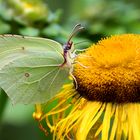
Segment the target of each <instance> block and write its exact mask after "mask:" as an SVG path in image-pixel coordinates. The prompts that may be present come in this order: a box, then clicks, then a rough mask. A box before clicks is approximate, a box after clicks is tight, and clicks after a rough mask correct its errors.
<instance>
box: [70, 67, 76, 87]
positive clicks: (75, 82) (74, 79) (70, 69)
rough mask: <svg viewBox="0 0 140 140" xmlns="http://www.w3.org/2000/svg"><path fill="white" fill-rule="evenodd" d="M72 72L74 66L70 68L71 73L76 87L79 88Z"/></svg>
mask: <svg viewBox="0 0 140 140" xmlns="http://www.w3.org/2000/svg"><path fill="white" fill-rule="evenodd" d="M72 72H73V67H72V68H71V69H70V72H69V74H70V76H71V77H72V78H73V80H74V84H75V88H76V89H77V88H78V83H77V80H76V78H75V77H74V75H73V74H72Z"/></svg>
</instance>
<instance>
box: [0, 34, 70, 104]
mask: <svg viewBox="0 0 140 140" xmlns="http://www.w3.org/2000/svg"><path fill="white" fill-rule="evenodd" d="M63 63H64V57H63V48H62V46H61V44H59V43H57V42H55V41H53V40H49V39H42V38H35V37H34V38H33V37H22V36H1V37H0V87H2V89H3V90H4V91H5V92H6V93H7V95H8V96H9V97H10V99H11V100H12V102H13V103H14V104H15V103H23V104H31V103H44V102H46V101H47V100H49V99H51V98H52V97H53V96H54V95H55V94H56V93H57V92H59V90H60V89H61V87H62V85H63V84H64V82H65V80H67V79H68V75H69V68H68V67H61V66H60V65H62V64H63Z"/></svg>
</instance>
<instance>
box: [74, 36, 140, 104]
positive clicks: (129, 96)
mask: <svg viewBox="0 0 140 140" xmlns="http://www.w3.org/2000/svg"><path fill="white" fill-rule="evenodd" d="M76 61H78V62H79V63H80V64H81V65H79V63H77V64H76V65H75V67H74V76H75V78H76V81H77V83H78V88H77V91H78V92H79V94H80V95H81V96H83V97H85V98H86V99H88V100H92V101H94V100H95V101H101V102H118V103H124V102H125V103H126V102H139V101H140V35H134V34H124V35H116V36H112V37H109V38H106V39H103V40H101V41H99V42H98V43H97V44H94V45H92V46H91V47H90V48H89V49H88V50H87V51H86V52H84V53H83V54H81V55H79V57H78V58H77V60H76Z"/></svg>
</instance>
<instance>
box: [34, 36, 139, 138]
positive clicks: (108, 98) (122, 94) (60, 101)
mask: <svg viewBox="0 0 140 140" xmlns="http://www.w3.org/2000/svg"><path fill="white" fill-rule="evenodd" d="M139 44H140V35H134V34H125V35H116V36H112V37H109V38H106V39H103V40H101V41H99V42H98V43H97V44H95V45H92V46H91V47H90V48H88V49H87V51H85V52H84V53H82V54H80V55H79V56H78V58H77V59H76V61H78V62H79V63H77V64H75V66H74V72H73V74H74V77H75V78H76V81H77V85H78V88H77V89H76V88H75V87H74V85H73V84H69V85H65V86H64V87H63V90H62V92H61V93H59V94H58V95H57V96H55V97H54V98H53V99H52V100H50V101H49V102H48V103H46V104H43V105H36V112H35V113H34V118H36V119H38V120H39V122H40V124H42V121H43V120H44V119H45V120H46V123H47V125H48V127H50V130H51V131H52V132H53V139H57V140H63V139H65V138H67V139H70V138H74V139H76V140H86V139H87V140H90V139H96V138H97V139H99V138H100V139H102V140H108V139H110V140H114V139H116V140H121V139H122V138H123V139H128V140H132V139H134V140H138V139H140V121H139V116H140V103H139V102H140V45H139ZM79 64H81V65H79ZM54 102H56V104H55V105H54V107H53V108H51V109H48V108H49V106H50V104H52V103H54ZM50 116H51V117H52V120H50V118H49V117H50ZM41 128H42V130H44V127H43V126H42V127H41Z"/></svg>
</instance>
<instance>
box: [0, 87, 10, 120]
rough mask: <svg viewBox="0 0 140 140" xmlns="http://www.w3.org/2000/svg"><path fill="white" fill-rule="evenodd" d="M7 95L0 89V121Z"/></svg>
mask: <svg viewBox="0 0 140 140" xmlns="http://www.w3.org/2000/svg"><path fill="white" fill-rule="evenodd" d="M7 99H8V98H7V95H6V94H5V92H4V91H3V90H2V89H0V121H1V119H2V116H3V113H4V109H5V107H6V103H7V101H8V100H7Z"/></svg>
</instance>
